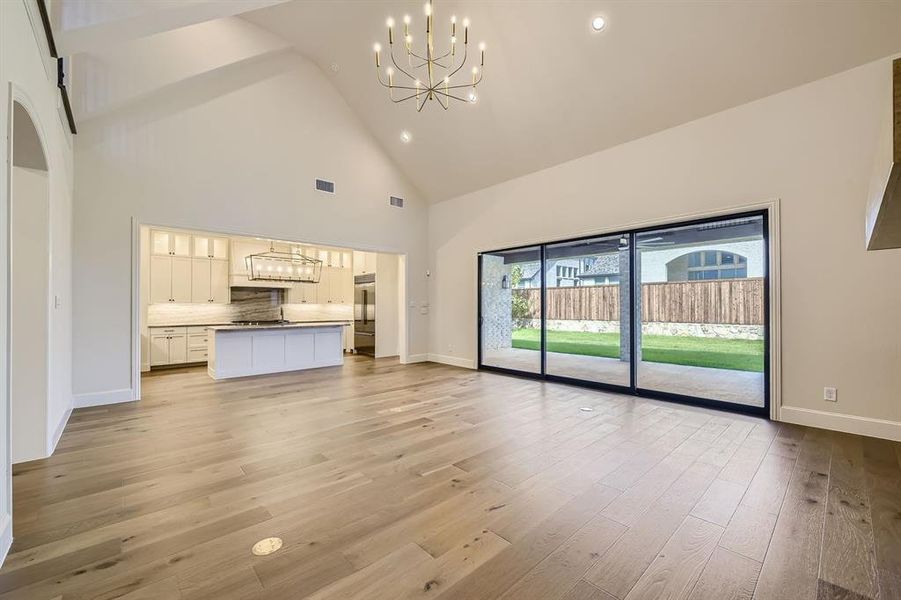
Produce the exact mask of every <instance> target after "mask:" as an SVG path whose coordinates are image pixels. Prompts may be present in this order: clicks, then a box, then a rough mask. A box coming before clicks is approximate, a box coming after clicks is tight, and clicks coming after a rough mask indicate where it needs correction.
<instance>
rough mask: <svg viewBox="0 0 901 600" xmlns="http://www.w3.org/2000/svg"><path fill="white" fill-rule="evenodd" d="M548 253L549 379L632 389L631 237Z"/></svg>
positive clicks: (563, 246) (582, 242)
mask: <svg viewBox="0 0 901 600" xmlns="http://www.w3.org/2000/svg"><path fill="white" fill-rule="evenodd" d="M545 248H546V249H545V267H544V273H545V282H546V291H545V306H546V309H545V315H546V319H545V324H544V327H545V329H544V331H545V340H546V342H545V343H546V349H547V353H546V373H547V374H548V375H556V376H559V377H567V378H570V379H579V380H582V381H590V382H595V383H606V384H611V385H618V386H623V387H628V386H629V385H630V384H631V374H630V365H629V356H630V346H629V344H630V340H629V326H628V324H629V316H630V314H631V312H630V308H629V307H630V296H629V294H630V290H629V277H628V273H629V253H630V249H629V236H628V235H612V236H605V237H598V238H593V239H589V240H579V241H573V242H563V243H559V244H549V245H547V246H546V247H545ZM621 284H622V285H621ZM623 323H625V324H626V326H625V327H621V325H622V324H623Z"/></svg>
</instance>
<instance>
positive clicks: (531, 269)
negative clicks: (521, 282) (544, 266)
mask: <svg viewBox="0 0 901 600" xmlns="http://www.w3.org/2000/svg"><path fill="white" fill-rule="evenodd" d="M519 268H520V269H522V278H523V279H532V278H533V277H535V275H537V274H538V273H539V271H541V263H538V262H533V263H522V264H521V265H519Z"/></svg>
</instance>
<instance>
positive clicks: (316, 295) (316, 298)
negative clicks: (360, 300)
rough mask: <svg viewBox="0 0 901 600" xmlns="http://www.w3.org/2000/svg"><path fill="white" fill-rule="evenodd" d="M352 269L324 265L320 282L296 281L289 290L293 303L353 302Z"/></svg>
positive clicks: (289, 299)
mask: <svg viewBox="0 0 901 600" xmlns="http://www.w3.org/2000/svg"><path fill="white" fill-rule="evenodd" d="M353 287H354V282H353V274H352V273H351V270H350V269H344V268H340V267H325V266H324V267H322V272H321V274H320V277H319V283H295V284H294V285H293V286H292V287H291V289H290V290H289V291H288V302H289V303H291V304H353V291H354V290H353Z"/></svg>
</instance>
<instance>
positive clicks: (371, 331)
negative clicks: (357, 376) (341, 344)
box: [354, 273, 375, 356]
mask: <svg viewBox="0 0 901 600" xmlns="http://www.w3.org/2000/svg"><path fill="white" fill-rule="evenodd" d="M354 351H355V352H357V353H359V354H368V355H369V356H375V273H368V274H366V275H357V276H355V277H354Z"/></svg>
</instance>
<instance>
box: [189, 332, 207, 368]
mask: <svg viewBox="0 0 901 600" xmlns="http://www.w3.org/2000/svg"><path fill="white" fill-rule="evenodd" d="M187 331H188V362H189V363H196V362H206V361H207V358H208V356H209V352H208V349H209V333H208V332H207V328H206V327H188V328H187Z"/></svg>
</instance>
